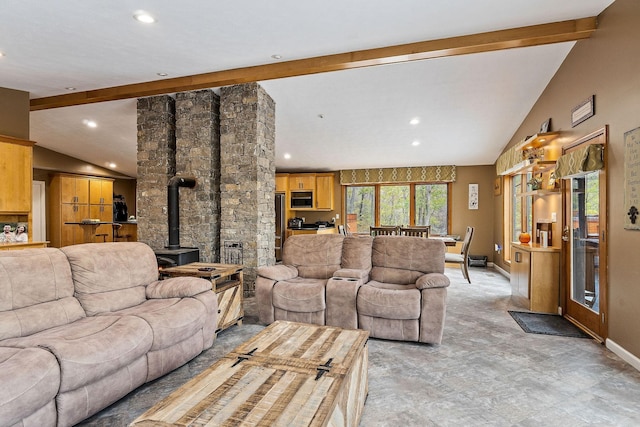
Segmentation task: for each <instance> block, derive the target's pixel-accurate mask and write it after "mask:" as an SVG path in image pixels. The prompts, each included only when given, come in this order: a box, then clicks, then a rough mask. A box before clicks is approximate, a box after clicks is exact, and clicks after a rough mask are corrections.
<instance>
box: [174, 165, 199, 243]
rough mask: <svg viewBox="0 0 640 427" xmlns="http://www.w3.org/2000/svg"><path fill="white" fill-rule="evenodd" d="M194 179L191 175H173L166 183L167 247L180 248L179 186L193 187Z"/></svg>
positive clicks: (194, 184)
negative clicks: (167, 183) (167, 211)
mask: <svg viewBox="0 0 640 427" xmlns="http://www.w3.org/2000/svg"><path fill="white" fill-rule="evenodd" d="M195 186H196V179H195V178H192V177H184V176H174V177H173V178H171V179H170V180H169V185H167V207H168V209H169V246H167V248H168V249H180V198H179V197H178V188H179V187H188V188H193V187H195Z"/></svg>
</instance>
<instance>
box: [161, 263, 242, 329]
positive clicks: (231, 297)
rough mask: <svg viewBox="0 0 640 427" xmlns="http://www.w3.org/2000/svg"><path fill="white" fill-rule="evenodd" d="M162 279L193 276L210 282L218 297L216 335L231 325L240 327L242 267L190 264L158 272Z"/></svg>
mask: <svg viewBox="0 0 640 427" xmlns="http://www.w3.org/2000/svg"><path fill="white" fill-rule="evenodd" d="M160 276H161V277H162V278H166V277H180V276H194V277H201V278H203V279H207V280H210V281H211V289H212V290H213V292H215V293H216V296H217V297H218V324H217V327H216V333H218V332H220V331H222V330H224V329H227V328H228V327H229V326H232V325H242V319H243V318H244V308H243V306H242V303H243V297H242V294H243V289H242V284H243V281H242V280H243V279H242V266H241V265H235V264H212V263H206V262H192V263H190V264H185V265H180V266H177V267H169V268H165V269H162V270H161V271H160Z"/></svg>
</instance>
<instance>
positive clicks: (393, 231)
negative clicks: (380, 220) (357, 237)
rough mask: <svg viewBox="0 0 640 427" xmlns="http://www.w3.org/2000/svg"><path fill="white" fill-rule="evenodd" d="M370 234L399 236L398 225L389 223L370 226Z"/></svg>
mask: <svg viewBox="0 0 640 427" xmlns="http://www.w3.org/2000/svg"><path fill="white" fill-rule="evenodd" d="M369 234H370V235H372V236H397V235H398V227H396V226H389V225H383V226H380V227H369Z"/></svg>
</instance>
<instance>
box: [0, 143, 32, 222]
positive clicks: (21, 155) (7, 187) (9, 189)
mask: <svg viewBox="0 0 640 427" xmlns="http://www.w3.org/2000/svg"><path fill="white" fill-rule="evenodd" d="M32 152H33V148H32V146H31V145H22V144H19V143H15V144H14V143H9V142H0V170H1V171H2V173H3V176H4V177H5V178H4V179H2V180H0V212H20V213H29V212H31V191H32V189H31V186H32V180H33V168H32Z"/></svg>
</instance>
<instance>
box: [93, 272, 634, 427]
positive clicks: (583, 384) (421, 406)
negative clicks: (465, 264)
mask: <svg viewBox="0 0 640 427" xmlns="http://www.w3.org/2000/svg"><path fill="white" fill-rule="evenodd" d="M446 274H447V275H448V276H449V277H450V279H451V282H452V283H451V287H450V288H449V297H448V307H447V320H446V324H445V331H444V340H443V343H442V344H441V345H439V346H431V345H425V344H417V343H406V342H394V341H384V340H377V339H371V340H370V344H369V345H370V347H369V363H370V367H369V396H368V398H367V402H366V405H365V410H364V414H363V417H362V420H361V423H360V425H361V426H362V427H375V426H393V427H396V426H403V427H407V426H421V427H422V426H564V427H569V426H570V427H573V426H589V425H595V426H616V427H618V426H640V372H639V371H637V370H635V369H634V368H632V367H631V366H629V365H628V364H626V363H625V362H623V361H622V360H621V359H620V358H618V357H617V356H616V355H614V354H613V353H611V352H610V351H608V350H607V349H606V348H605V347H604V346H603V345H601V344H599V343H597V342H595V341H593V340H591V339H581V338H564V337H556V336H548V335H535V334H526V333H524V332H523V331H522V329H521V328H520V327H519V326H518V325H517V324H516V322H515V321H514V320H513V319H512V318H511V316H510V315H509V313H507V310H509V309H513V308H517V307H514V306H513V305H512V304H511V302H510V287H509V282H508V280H507V279H505V278H504V277H503V276H501V275H500V274H499V273H496V272H495V271H493V270H491V269H484V268H472V269H471V272H470V275H471V280H472V282H473V283H472V284H468V283H467V282H466V281H465V280H464V279H463V278H462V274H461V273H460V270H459V269H457V268H447V271H446ZM255 314H256V311H255V303H254V302H253V301H251V300H248V301H247V304H246V315H247V316H246V318H245V323H244V324H243V325H242V326H240V327H238V326H233V327H231V328H230V329H228V330H226V331H224V332H222V333H221V334H220V335H219V336H218V339H217V340H216V342H215V343H214V346H213V348H211V349H209V350H207V351H205V352H203V353H202V354H201V355H200V356H198V357H197V358H196V359H194V360H192V361H191V362H189V363H188V364H187V365H185V366H183V367H181V368H179V369H177V370H175V371H174V372H172V373H170V374H168V375H166V376H164V377H163V378H160V379H159V380H156V381H154V382H152V383H150V384H146V385H144V386H142V387H140V388H139V389H137V390H135V391H134V392H132V393H131V394H130V395H128V396H127V397H125V398H124V399H121V400H120V401H119V402H117V403H115V404H114V405H112V406H111V407H109V408H106V409H105V410H103V411H102V412H100V413H98V414H96V415H95V416H93V417H92V418H90V419H88V420H86V421H85V422H83V423H82V424H81V425H82V426H105V427H106V426H109V427H112V426H126V425H127V424H128V423H130V422H131V421H133V420H134V419H135V418H136V417H137V416H138V415H140V414H141V413H142V412H144V411H145V410H146V409H148V408H149V407H151V406H153V404H155V403H156V402H157V401H159V400H160V399H162V398H163V397H165V396H166V395H168V394H169V393H170V392H171V391H173V390H174V389H175V388H177V387H179V386H180V385H182V384H183V383H185V382H186V381H187V380H188V379H189V378H191V377H192V376H194V375H195V374H197V373H198V372H200V371H201V370H203V369H204V368H205V367H207V366H209V365H210V364H211V363H213V362H214V361H215V360H217V359H218V358H220V357H221V356H223V355H224V354H226V353H228V352H229V351H231V350H232V349H233V348H235V347H236V346H237V345H238V344H240V343H241V342H243V341H245V340H246V339H248V338H249V337H251V336H253V335H254V334H256V333H257V332H259V331H260V330H261V329H262V327H261V326H260V325H257V324H256V316H255Z"/></svg>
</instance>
